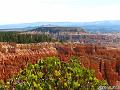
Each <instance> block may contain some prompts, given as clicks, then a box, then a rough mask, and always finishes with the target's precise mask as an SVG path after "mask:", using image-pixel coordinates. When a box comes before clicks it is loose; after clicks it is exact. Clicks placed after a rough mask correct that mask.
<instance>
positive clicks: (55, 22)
mask: <svg viewBox="0 0 120 90" xmlns="http://www.w3.org/2000/svg"><path fill="white" fill-rule="evenodd" d="M106 21H120V19H119V20H96V21H35V22H20V23H19V22H18V23H6V24H0V26H1V25H2V26H4V25H15V24H29V23H94V22H106Z"/></svg>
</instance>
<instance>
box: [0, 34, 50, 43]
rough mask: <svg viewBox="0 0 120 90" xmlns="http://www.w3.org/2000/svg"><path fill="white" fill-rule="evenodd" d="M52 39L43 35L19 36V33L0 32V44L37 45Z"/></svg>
mask: <svg viewBox="0 0 120 90" xmlns="http://www.w3.org/2000/svg"><path fill="white" fill-rule="evenodd" d="M50 41H52V38H51V37H50V36H49V35H44V34H20V32H0V42H16V43H38V42H50Z"/></svg>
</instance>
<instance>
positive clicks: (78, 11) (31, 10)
mask: <svg viewBox="0 0 120 90" xmlns="http://www.w3.org/2000/svg"><path fill="white" fill-rule="evenodd" d="M102 20H120V0H0V24H1V25H3V24H13V23H31V22H92V21H102Z"/></svg>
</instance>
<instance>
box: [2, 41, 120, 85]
mask: <svg viewBox="0 0 120 90" xmlns="http://www.w3.org/2000/svg"><path fill="white" fill-rule="evenodd" d="M119 55H120V50H119V49H112V48H109V49H108V48H107V47H103V46H100V45H94V44H79V43H59V42H55V43H47V42H44V43H30V44H17V43H7V42H1V43H0V79H1V80H4V81H6V80H7V79H9V78H11V77H13V76H14V75H17V74H18V73H19V72H20V70H21V69H24V68H25V67H26V66H27V65H28V64H29V63H32V64H35V63H37V62H38V60H39V59H42V58H45V57H59V58H60V59H61V60H62V61H66V62H67V60H69V58H70V57H72V56H76V57H78V58H79V61H80V65H81V66H82V67H85V68H88V69H92V70H94V72H95V76H96V78H97V79H99V80H107V82H108V84H109V85H120V56H119Z"/></svg>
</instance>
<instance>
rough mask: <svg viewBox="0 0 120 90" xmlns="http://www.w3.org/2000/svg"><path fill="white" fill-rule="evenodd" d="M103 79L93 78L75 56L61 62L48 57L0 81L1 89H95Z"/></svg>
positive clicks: (92, 73)
mask: <svg viewBox="0 0 120 90" xmlns="http://www.w3.org/2000/svg"><path fill="white" fill-rule="evenodd" d="M100 85H107V83H106V82H105V81H99V80H97V79H96V78H95V76H94V72H93V71H91V70H88V69H85V68H83V67H81V66H80V64H79V62H78V60H77V58H75V57H72V58H71V59H70V60H68V61H67V62H62V61H60V60H59V59H58V58H56V57H48V58H46V59H44V60H40V61H39V62H38V63H37V64H34V65H32V64H29V65H28V66H27V68H25V69H24V70H21V72H20V73H19V74H18V75H17V76H15V77H14V78H12V79H10V80H8V81H7V82H3V81H1V85H0V88H1V89H2V90H14V89H15V90H97V89H98V87H99V86H100Z"/></svg>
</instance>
